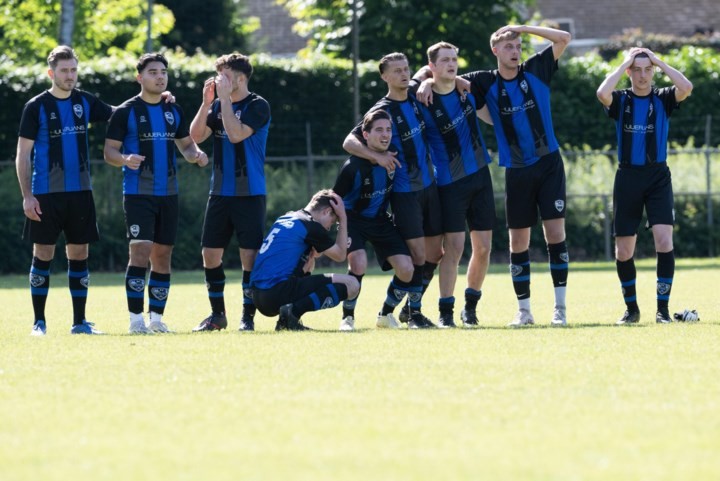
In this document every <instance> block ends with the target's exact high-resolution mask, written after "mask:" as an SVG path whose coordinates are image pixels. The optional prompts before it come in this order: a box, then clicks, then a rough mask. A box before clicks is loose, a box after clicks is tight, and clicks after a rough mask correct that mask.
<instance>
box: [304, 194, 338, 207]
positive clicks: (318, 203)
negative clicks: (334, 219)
mask: <svg viewBox="0 0 720 481" xmlns="http://www.w3.org/2000/svg"><path fill="white" fill-rule="evenodd" d="M333 194H334V192H333V191H332V189H323V190H321V191H318V192H316V193H315V195H313V196H312V199H310V202H309V203H308V205H307V210H309V211H319V210H323V209H327V208H328V207H330V208H332V203H331V202H330V201H331V200H332V198H333V196H332V195H333Z"/></svg>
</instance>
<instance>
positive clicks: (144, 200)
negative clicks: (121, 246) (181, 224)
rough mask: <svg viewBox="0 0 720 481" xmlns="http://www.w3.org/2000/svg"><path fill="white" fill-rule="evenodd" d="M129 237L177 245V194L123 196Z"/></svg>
mask: <svg viewBox="0 0 720 481" xmlns="http://www.w3.org/2000/svg"><path fill="white" fill-rule="evenodd" d="M123 210H124V211H125V225H126V226H127V237H128V239H130V240H131V241H133V240H143V241H152V242H156V243H158V244H163V245H169V246H171V245H175V238H176V237H177V229H178V197H177V195H126V196H125V197H124V198H123Z"/></svg>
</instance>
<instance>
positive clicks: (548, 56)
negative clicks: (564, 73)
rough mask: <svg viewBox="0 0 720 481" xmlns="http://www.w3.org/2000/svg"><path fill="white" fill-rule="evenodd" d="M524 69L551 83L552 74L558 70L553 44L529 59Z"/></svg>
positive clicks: (546, 82)
mask: <svg viewBox="0 0 720 481" xmlns="http://www.w3.org/2000/svg"><path fill="white" fill-rule="evenodd" d="M524 69H525V71H526V72H529V73H531V74H533V75H535V76H536V77H538V78H539V79H540V80H542V81H543V82H544V83H545V84H548V85H549V84H550V80H551V79H552V76H553V75H554V74H555V72H557V70H558V62H557V60H555V54H554V53H553V49H552V44H551V45H548V46H547V47H545V48H544V49H543V50H541V51H540V52H538V53H536V54H535V55H533V56H532V57H530V58H529V59H527V60H526V61H525V63H524Z"/></svg>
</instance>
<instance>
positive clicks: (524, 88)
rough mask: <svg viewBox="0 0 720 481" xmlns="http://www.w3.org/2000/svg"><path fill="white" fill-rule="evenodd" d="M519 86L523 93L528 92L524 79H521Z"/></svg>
mask: <svg viewBox="0 0 720 481" xmlns="http://www.w3.org/2000/svg"><path fill="white" fill-rule="evenodd" d="M520 88H521V89H522V91H523V92H525V93H527V92H528V84H527V81H526V80H523V81H522V82H520Z"/></svg>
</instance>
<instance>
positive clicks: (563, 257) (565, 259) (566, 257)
mask: <svg viewBox="0 0 720 481" xmlns="http://www.w3.org/2000/svg"><path fill="white" fill-rule="evenodd" d="M560 260H561V261H563V262H570V254H568V253H567V252H563V253H562V254H560Z"/></svg>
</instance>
